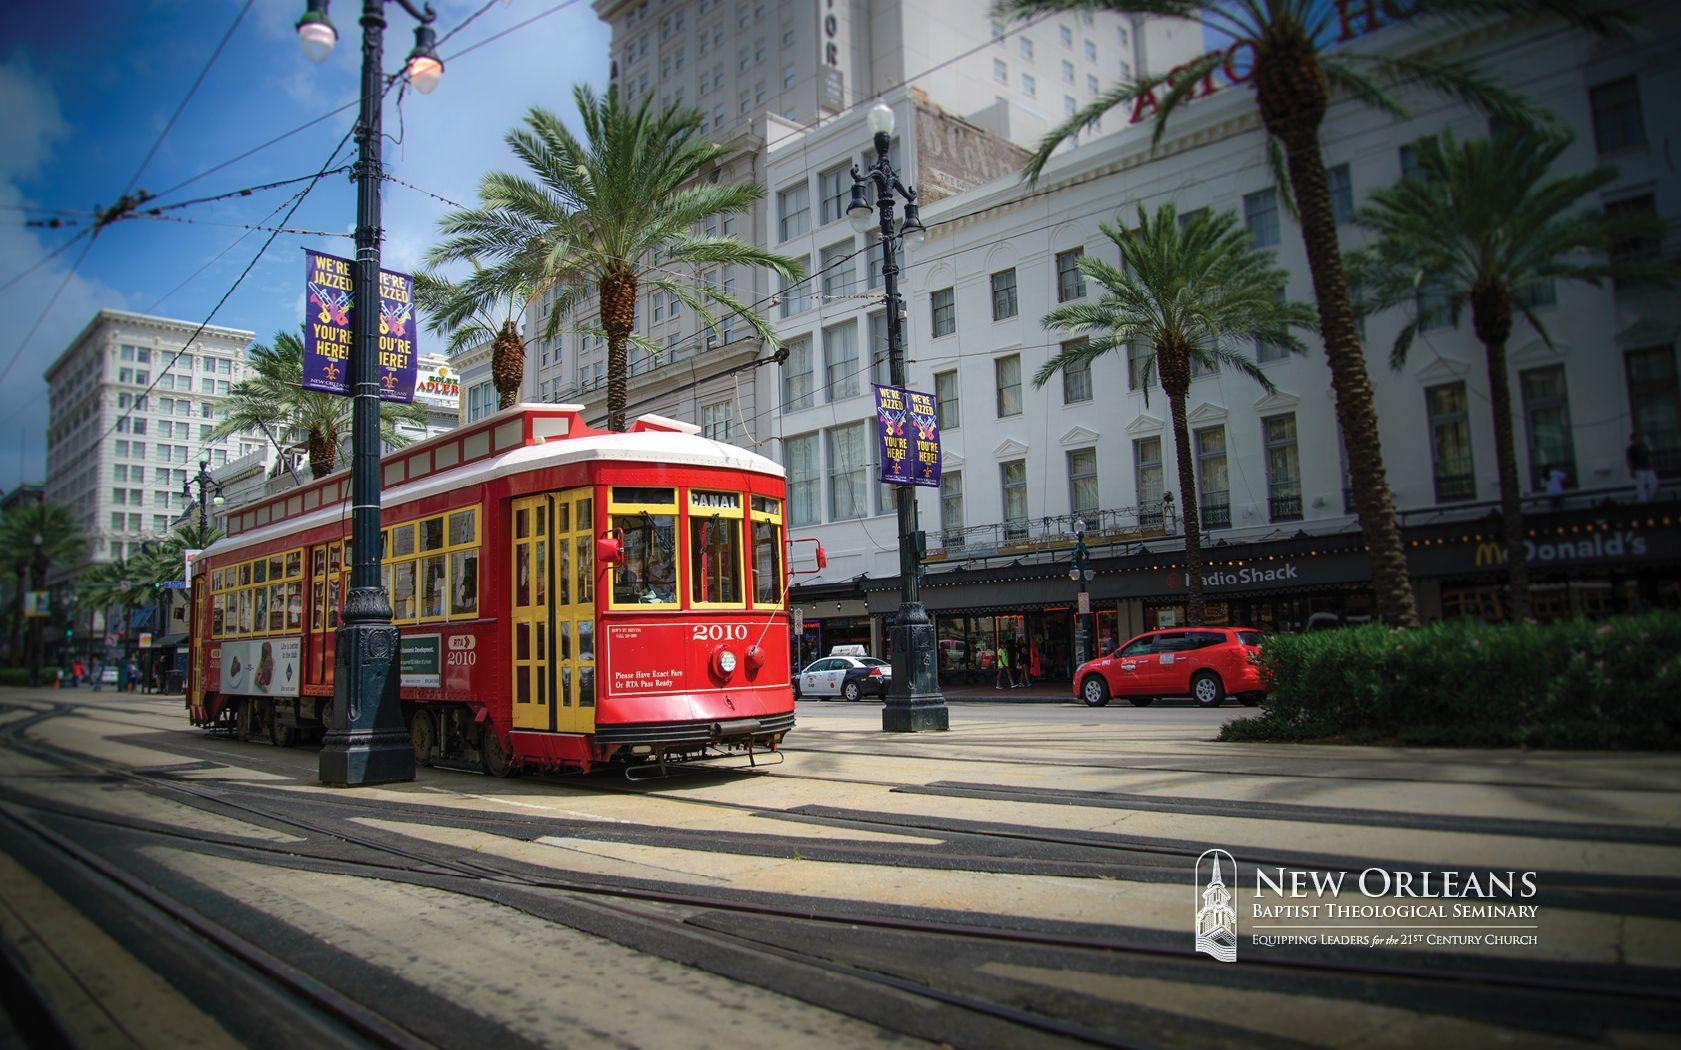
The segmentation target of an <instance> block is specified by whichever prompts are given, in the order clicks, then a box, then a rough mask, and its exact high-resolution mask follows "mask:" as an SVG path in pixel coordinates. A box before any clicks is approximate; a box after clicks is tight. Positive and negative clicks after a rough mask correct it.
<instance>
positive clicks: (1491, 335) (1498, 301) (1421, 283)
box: [1348, 133, 1678, 620]
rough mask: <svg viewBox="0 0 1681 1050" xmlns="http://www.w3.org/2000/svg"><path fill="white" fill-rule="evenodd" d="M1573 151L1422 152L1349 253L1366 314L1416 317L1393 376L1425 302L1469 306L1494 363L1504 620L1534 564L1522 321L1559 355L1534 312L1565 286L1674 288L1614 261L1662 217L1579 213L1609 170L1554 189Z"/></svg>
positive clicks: (1545, 139)
mask: <svg viewBox="0 0 1681 1050" xmlns="http://www.w3.org/2000/svg"><path fill="white" fill-rule="evenodd" d="M1569 145H1570V136H1569V135H1568V134H1565V133H1507V134H1503V135H1501V136H1500V137H1499V138H1497V139H1494V140H1492V141H1490V140H1488V139H1473V140H1471V141H1468V142H1465V143H1458V142H1455V141H1454V139H1453V136H1452V135H1451V134H1447V133H1444V134H1443V135H1442V136H1440V137H1432V138H1429V139H1426V140H1424V141H1423V142H1421V143H1419V144H1418V152H1417V156H1418V160H1419V164H1420V168H1421V171H1422V174H1423V178H1422V179H1403V180H1402V181H1401V182H1399V183H1397V184H1396V185H1394V186H1388V187H1385V188H1383V189H1379V190H1374V191H1373V192H1372V195H1371V197H1370V199H1369V203H1368V205H1367V206H1366V207H1364V208H1361V209H1360V211H1359V212H1357V213H1356V214H1355V217H1354V221H1355V223H1356V224H1357V225H1359V226H1362V227H1365V228H1366V229H1368V230H1371V231H1373V232H1374V233H1375V234H1376V235H1377V236H1376V239H1375V240H1374V241H1373V242H1372V243H1371V244H1369V245H1367V246H1366V247H1364V248H1362V249H1360V250H1359V251H1356V252H1351V253H1349V257H1348V272H1349V275H1350V276H1351V277H1352V278H1353V280H1354V282H1355V284H1356V286H1357V287H1359V288H1360V289H1361V300H1362V302H1361V309H1362V311H1363V312H1370V311H1374V310H1382V309H1386V308H1388V307H1393V306H1403V307H1408V308H1411V309H1412V310H1413V311H1414V314H1413V317H1412V319H1411V320H1409V321H1408V322H1407V323H1406V324H1405V325H1403V326H1402V327H1401V330H1400V331H1399V332H1398V333H1397V334H1396V336H1395V344H1394V346H1393V348H1392V349H1391V350H1390V354H1389V364H1390V367H1392V368H1394V369H1396V370H1397V371H1399V370H1400V369H1401V368H1402V367H1404V366H1405V365H1406V361H1407V352H1408V350H1410V349H1411V348H1412V344H1413V339H1414V336H1415V335H1416V334H1417V332H1418V329H1419V322H1420V318H1419V316H1418V306H1419V303H1420V292H1421V290H1422V289H1424V288H1426V287H1428V288H1430V289H1432V290H1434V291H1437V292H1439V293H1440V294H1442V295H1443V296H1445V297H1446V301H1447V308H1448V309H1449V310H1450V311H1451V313H1452V315H1453V316H1454V317H1455V318H1457V317H1458V314H1459V312H1460V310H1461V309H1463V307H1464V306H1465V304H1466V303H1469V304H1470V306H1471V325H1472V328H1473V330H1474V331H1475V332H1476V335H1477V341H1478V342H1480V343H1482V344H1483V351H1484V354H1485V356H1486V359H1487V364H1488V389H1489V401H1490V403H1491V405H1492V407H1493V410H1494V411H1493V415H1494V455H1495V464H1496V467H1497V470H1498V473H1499V476H1500V521H1501V528H1502V531H1503V534H1504V538H1505V544H1506V583H1507V598H1506V611H1507V614H1508V615H1509V616H1511V617H1512V618H1513V619H1514V620H1522V619H1525V618H1527V617H1528V616H1529V564H1528V561H1527V559H1526V558H1525V556H1524V527H1523V503H1522V500H1521V499H1520V498H1519V489H1520V483H1519V478H1518V460H1517V450H1516V445H1515V443H1514V441H1513V438H1512V393H1511V385H1510V382H1509V379H1510V377H1509V376H1508V374H1507V370H1506V341H1507V339H1508V338H1510V336H1511V333H1512V324H1513V317H1512V314H1513V311H1514V308H1515V310H1516V311H1517V312H1518V313H1520V314H1522V316H1523V319H1524V320H1526V321H1528V322H1529V325H1530V326H1531V327H1532V328H1534V329H1535V331H1536V333H1537V334H1539V335H1540V336H1541V338H1542V339H1543V340H1544V341H1546V343H1547V344H1548V345H1549V346H1550V345H1552V338H1551V336H1550V335H1548V333H1547V328H1546V325H1545V324H1543V323H1542V320H1541V318H1540V317H1539V316H1537V315H1536V314H1535V312H1534V310H1533V308H1532V306H1531V305H1530V303H1531V297H1532V296H1533V295H1534V294H1535V293H1536V292H1538V291H1542V290H1546V289H1550V288H1551V286H1552V283H1553V282H1554V281H1555V280H1567V281H1586V282H1588V283H1590V284H1598V283H1599V282H1600V281H1601V280H1602V279H1603V278H1605V277H1616V278H1631V277H1632V278H1657V279H1663V278H1673V277H1675V276H1676V275H1677V272H1678V271H1677V269H1676V268H1675V267H1674V266H1666V265H1663V264H1658V263H1643V262H1610V261H1608V260H1607V254H1608V253H1609V251H1610V250H1611V247H1612V245H1614V244H1616V243H1617V242H1619V241H1628V240H1633V239H1646V238H1650V239H1654V240H1655V239H1658V238H1661V237H1662V236H1663V234H1664V229H1665V225H1664V222H1663V220H1662V219H1660V218H1658V216H1656V215H1655V214H1650V213H1648V214H1638V213H1637V214H1634V215H1624V216H1611V215H1607V214H1606V213H1605V212H1604V211H1602V210H1600V209H1599V208H1597V207H1594V206H1592V204H1591V203H1590V204H1589V205H1588V206H1587V207H1581V205H1582V204H1583V203H1584V201H1586V200H1587V199H1588V198H1590V197H1593V196H1594V195H1595V194H1597V193H1598V192H1599V191H1600V190H1601V189H1603V188H1604V187H1605V186H1607V185H1609V184H1610V183H1612V182H1613V181H1615V180H1616V178H1617V170H1616V169H1615V168H1612V167H1608V166H1603V167H1598V168H1595V169H1593V170H1592V171H1587V172H1582V173H1579V174H1574V175H1563V176H1558V177H1554V178H1548V177H1547V172H1548V170H1549V169H1550V168H1551V167H1552V165H1553V163H1554V162H1555V161H1557V160H1558V158H1559V156H1560V155H1561V154H1562V153H1563V152H1564V151H1565V149H1566V148H1567V147H1568V146H1569Z"/></svg>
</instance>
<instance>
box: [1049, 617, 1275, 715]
mask: <svg viewBox="0 0 1681 1050" xmlns="http://www.w3.org/2000/svg"><path fill="white" fill-rule="evenodd" d="M1261 638H1262V636H1261V632H1260V631H1257V630H1255V629H1254V628H1252V627H1180V628H1173V629H1170V630H1165V631H1151V632H1150V633H1148V634H1141V635H1139V636H1138V637H1137V638H1134V639H1133V640H1132V641H1130V642H1128V643H1126V644H1125V645H1123V646H1121V647H1120V648H1119V649H1117V650H1115V651H1114V652H1112V653H1110V654H1109V655H1107V656H1100V657H1098V658H1097V659H1095V660H1087V661H1086V662H1085V663H1083V664H1081V665H1080V668H1079V670H1077V671H1075V672H1074V695H1075V696H1078V697H1079V698H1080V699H1081V700H1084V701H1085V702H1086V706H1087V707H1102V706H1104V705H1105V704H1107V703H1108V702H1109V698H1110V697H1111V696H1124V697H1126V698H1127V699H1128V700H1130V701H1132V704H1133V706H1135V707H1148V706H1150V704H1151V702H1152V701H1154V700H1155V698H1156V697H1158V696H1189V697H1190V698H1191V699H1193V700H1195V701H1196V702H1197V703H1199V704H1201V705H1202V706H1203V707H1219V706H1220V704H1221V703H1223V702H1224V701H1225V699H1226V697H1227V695H1228V694H1229V695H1234V696H1236V697H1237V698H1238V699H1239V700H1241V701H1242V702H1243V703H1245V704H1248V705H1251V706H1253V705H1255V704H1258V703H1260V702H1261V700H1262V698H1263V697H1265V696H1266V687H1265V685H1263V684H1262V682H1261V669H1260V668H1259V667H1257V666H1256V665H1255V661H1254V656H1255V655H1256V654H1257V653H1259V652H1260V651H1261Z"/></svg>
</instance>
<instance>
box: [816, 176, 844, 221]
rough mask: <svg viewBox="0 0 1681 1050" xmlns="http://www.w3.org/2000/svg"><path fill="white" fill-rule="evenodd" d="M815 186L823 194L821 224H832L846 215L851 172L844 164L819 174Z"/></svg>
mask: <svg viewBox="0 0 1681 1050" xmlns="http://www.w3.org/2000/svg"><path fill="white" fill-rule="evenodd" d="M817 185H818V187H819V190H820V192H821V193H822V194H823V222H824V223H825V224H828V223H831V222H834V221H835V220H836V219H840V218H843V217H844V216H845V215H846V206H847V204H848V203H849V202H850V201H851V198H852V172H851V171H850V170H848V168H847V166H846V165H845V164H842V165H841V166H839V167H836V168H830V169H829V170H828V171H824V172H819V173H818V176H817Z"/></svg>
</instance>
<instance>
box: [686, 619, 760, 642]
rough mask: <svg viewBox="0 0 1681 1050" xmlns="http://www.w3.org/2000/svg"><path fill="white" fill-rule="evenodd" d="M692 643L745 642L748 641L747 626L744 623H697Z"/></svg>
mask: <svg viewBox="0 0 1681 1050" xmlns="http://www.w3.org/2000/svg"><path fill="white" fill-rule="evenodd" d="M694 632H695V633H694V634H693V635H692V636H691V637H690V641H695V642H745V641H746V640H747V625H746V624H744V623H697V624H695V625H694Z"/></svg>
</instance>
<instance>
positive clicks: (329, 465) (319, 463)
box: [309, 430, 338, 478]
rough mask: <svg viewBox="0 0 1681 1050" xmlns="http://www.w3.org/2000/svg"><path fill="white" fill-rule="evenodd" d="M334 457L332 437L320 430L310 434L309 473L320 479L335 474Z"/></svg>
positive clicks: (312, 431) (335, 458)
mask: <svg viewBox="0 0 1681 1050" xmlns="http://www.w3.org/2000/svg"><path fill="white" fill-rule="evenodd" d="M337 458H338V457H337V456H336V455H334V449H333V441H332V437H331V436H330V435H328V434H324V433H322V432H321V431H319V430H311V431H310V432H309V472H310V473H311V474H313V475H315V476H316V477H318V478H324V477H326V476H327V475H328V474H331V473H332V472H333V466H334V462H335V461H336V460H337Z"/></svg>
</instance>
